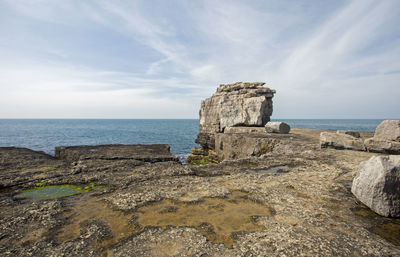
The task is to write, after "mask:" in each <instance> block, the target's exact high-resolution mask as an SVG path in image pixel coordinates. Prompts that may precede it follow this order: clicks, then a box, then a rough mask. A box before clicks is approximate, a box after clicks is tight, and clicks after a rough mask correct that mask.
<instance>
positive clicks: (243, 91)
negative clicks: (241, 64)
mask: <svg viewBox="0 0 400 257" xmlns="http://www.w3.org/2000/svg"><path fill="white" fill-rule="evenodd" d="M264 84H265V83H263V82H252V83H249V82H237V83H234V84H222V85H220V86H219V87H218V88H217V92H216V93H215V94H213V95H212V96H211V97H210V98H207V99H205V100H203V101H202V102H201V109H200V133H199V134H198V136H197V139H196V143H198V144H200V145H201V146H202V147H203V149H214V148H215V134H216V133H223V132H224V130H225V128H228V127H236V126H255V127H263V126H264V125H265V124H266V123H267V122H268V121H269V120H270V116H271V115H272V97H273V96H274V94H275V90H272V89H270V88H268V87H264Z"/></svg>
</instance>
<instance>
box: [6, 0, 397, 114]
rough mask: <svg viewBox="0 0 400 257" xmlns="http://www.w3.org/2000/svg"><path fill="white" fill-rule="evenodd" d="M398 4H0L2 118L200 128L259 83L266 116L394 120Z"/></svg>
mask: <svg viewBox="0 0 400 257" xmlns="http://www.w3.org/2000/svg"><path fill="white" fill-rule="evenodd" d="M399 14H400V1H398V0H382V1H375V0H374V1H372V0H362V1H358V0H357V1H348V0H335V1H311V0H303V1H265V0H260V1H257V0H253V1H234V0H230V1H223V0H219V1H215V0H214V1H200V0H193V1H189V0H186V1H184V0H176V1H175V0H169V1H163V0H159V1H154V0H146V1H133V0H132V1H102V0H93V1H90V0H88V1H81V0H76V1H74V0H70V1H66V0H48V1H47V0H26V1H20V0H0V35H1V36H0V118H197V117H198V111H199V108H200V101H201V99H204V98H206V97H209V96H210V95H211V94H213V93H214V92H215V90H216V87H217V86H218V85H219V84H225V83H233V82H237V81H264V82H266V83H267V85H268V86H269V87H271V88H273V89H275V90H276V91H277V93H276V95H275V97H274V99H273V100H274V113H273V116H272V118H275V119H279V118H382V119H385V118H397V119H398V118H400V100H399V99H400V15H399Z"/></svg>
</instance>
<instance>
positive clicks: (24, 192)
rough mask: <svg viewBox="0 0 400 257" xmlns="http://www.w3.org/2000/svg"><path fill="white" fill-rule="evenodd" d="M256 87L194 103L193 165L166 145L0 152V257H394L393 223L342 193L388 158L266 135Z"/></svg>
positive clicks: (303, 134)
mask: <svg viewBox="0 0 400 257" xmlns="http://www.w3.org/2000/svg"><path fill="white" fill-rule="evenodd" d="M263 85H264V83H258V82H257V83H241V82H240V83H235V84H229V85H221V86H220V87H219V88H218V89H217V92H216V93H215V94H214V95H213V96H212V97H211V98H208V99H206V100H205V101H203V103H202V107H201V108H202V109H201V111H200V133H199V136H198V138H197V141H198V142H199V143H200V144H201V147H200V148H195V149H193V152H192V155H191V156H190V158H189V161H190V163H191V165H186V166H184V165H182V164H181V163H180V162H179V161H178V159H177V158H176V156H174V155H173V154H171V153H170V150H169V146H168V145H101V146H69V147H56V149H55V153H56V154H55V157H53V156H50V155H47V154H45V153H43V152H36V151H32V150H29V149H25V148H13V147H2V148H0V220H1V223H0V256H400V219H394V218H387V217H383V216H380V215H378V214H376V213H374V212H373V211H371V210H370V209H369V208H368V207H367V206H365V205H364V204H362V203H361V202H360V201H358V200H357V198H356V197H355V196H354V195H353V194H352V193H351V190H352V182H353V179H354V177H355V176H356V174H357V170H358V167H359V164H360V162H363V161H366V160H369V159H370V158H371V157H372V156H377V157H376V158H379V157H380V156H382V157H383V156H387V155H386V153H385V152H382V153H371V152H368V151H365V148H359V149H355V148H356V147H352V146H354V145H356V144H353V143H349V141H343V140H342V139H343V138H345V139H348V140H350V142H353V141H357V142H361V143H362V142H364V141H365V140H367V139H368V138H372V137H374V133H372V132H360V133H356V132H352V133H350V134H351V135H349V133H348V132H340V133H333V131H322V130H311V129H296V128H292V129H291V128H290V127H289V126H288V125H287V124H282V123H276V124H272V125H271V124H270V126H269V127H268V125H267V127H268V128H266V127H264V126H265V125H266V124H267V123H268V121H269V117H270V115H271V114H272V97H273V95H274V93H275V91H274V90H272V89H269V88H266V87H264V86H263ZM332 134H335V135H336V134H338V135H340V138H339V139H340V140H342V141H340V140H339V141H337V140H336V139H335V138H336V136H332ZM323 135H326V138H328V137H329V138H334V139H335V140H336V141H332V140H331V139H329V140H331V141H332V142H334V143H326V144H325V141H321V137H322V136H323ZM343 135H344V136H343ZM350 137H351V138H350ZM353 138H357V139H353ZM374 138H376V135H375V137H374ZM385 140H386V139H385ZM391 140H392V139H391ZM396 140H397V138H396ZM326 141H328V140H326ZM331 141H329V142H331ZM321 142H322V143H321ZM337 142H339V143H340V144H338V143H337ZM338 145H339V146H340V147H338ZM360 145H361V146H363V145H362V144H360ZM343 146H346V147H343ZM350 146H351V147H350ZM326 147H327V148H326ZM336 148H340V149H343V150H337V149H336ZM385 158H386V157H385ZM386 159H388V158H386ZM359 177H360V181H361V182H362V178H363V177H362V176H359ZM357 183H358V182H357Z"/></svg>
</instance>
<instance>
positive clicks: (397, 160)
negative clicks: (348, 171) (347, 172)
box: [351, 155, 400, 217]
mask: <svg viewBox="0 0 400 257" xmlns="http://www.w3.org/2000/svg"><path fill="white" fill-rule="evenodd" d="M351 192H352V193H353V194H354V195H355V196H356V197H357V199H358V200H360V201H361V202H362V203H364V204H365V205H367V206H368V207H369V208H371V209H372V210H373V211H374V212H376V213H378V214H379V215H382V216H385V217H400V156H396V155H389V156H373V157H371V158H370V159H369V160H368V161H364V162H361V163H360V165H359V166H358V172H357V175H356V177H355V178H354V180H353V185H352V187H351Z"/></svg>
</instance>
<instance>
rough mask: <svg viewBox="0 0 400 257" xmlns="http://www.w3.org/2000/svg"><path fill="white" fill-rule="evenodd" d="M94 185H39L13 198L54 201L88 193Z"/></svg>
mask: <svg viewBox="0 0 400 257" xmlns="http://www.w3.org/2000/svg"><path fill="white" fill-rule="evenodd" d="M94 188H95V186H94V184H90V185H88V186H82V187H81V186H77V185H68V184H66V185H49V186H45V185H39V186H36V187H34V188H31V189H27V190H23V191H22V192H20V193H19V194H17V195H16V196H15V198H19V199H26V200H28V201H33V202H34V201H42V200H49V199H56V198H60V197H66V196H72V195H76V194H81V193H84V192H89V191H90V190H92V189H94Z"/></svg>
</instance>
